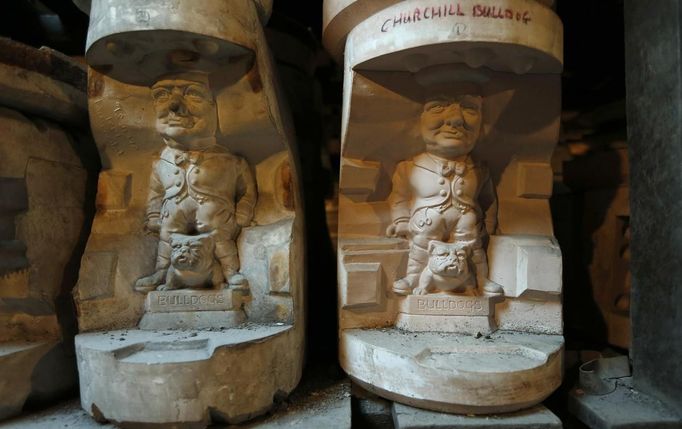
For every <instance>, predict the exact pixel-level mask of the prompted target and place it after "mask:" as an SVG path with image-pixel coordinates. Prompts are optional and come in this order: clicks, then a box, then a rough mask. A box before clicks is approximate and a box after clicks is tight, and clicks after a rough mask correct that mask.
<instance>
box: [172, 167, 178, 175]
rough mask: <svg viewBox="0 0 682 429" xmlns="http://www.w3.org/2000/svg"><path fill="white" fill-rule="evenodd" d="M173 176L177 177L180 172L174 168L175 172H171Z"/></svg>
mask: <svg viewBox="0 0 682 429" xmlns="http://www.w3.org/2000/svg"><path fill="white" fill-rule="evenodd" d="M173 174H175V175H176V176H177V175H178V174H180V170H179V169H177V168H176V169H175V171H174V172H173Z"/></svg>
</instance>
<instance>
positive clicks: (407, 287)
mask: <svg viewBox="0 0 682 429" xmlns="http://www.w3.org/2000/svg"><path fill="white" fill-rule="evenodd" d="M412 283H413V282H410V277H409V276H406V277H403V278H402V279H398V280H396V281H394V282H393V293H395V294H398V295H410V294H411V293H412V289H414V286H413V284H412Z"/></svg>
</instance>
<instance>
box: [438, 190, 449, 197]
mask: <svg viewBox="0 0 682 429" xmlns="http://www.w3.org/2000/svg"><path fill="white" fill-rule="evenodd" d="M447 194H448V191H446V190H445V189H441V190H440V196H441V197H444V196H446V195H447Z"/></svg>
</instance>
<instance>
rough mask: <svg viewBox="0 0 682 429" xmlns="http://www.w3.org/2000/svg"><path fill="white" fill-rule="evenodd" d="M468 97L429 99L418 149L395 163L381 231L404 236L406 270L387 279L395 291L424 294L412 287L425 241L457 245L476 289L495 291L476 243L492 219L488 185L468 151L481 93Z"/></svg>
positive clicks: (480, 245) (497, 291)
mask: <svg viewBox="0 0 682 429" xmlns="http://www.w3.org/2000/svg"><path fill="white" fill-rule="evenodd" d="M475 94H476V93H475V92H474V91H473V90H471V91H468V92H466V93H464V94H461V95H453V96H441V95H436V96H430V97H429V98H428V99H427V101H426V103H425V104H424V108H423V112H422V114H421V122H420V125H421V137H422V139H423V140H424V143H425V145H426V151H425V152H423V153H421V154H419V155H417V156H415V157H413V158H411V159H408V160H406V161H402V162H400V163H399V164H398V166H397V167H396V170H395V173H394V175H393V188H392V192H391V195H390V196H389V204H390V207H391V216H392V223H391V224H390V225H389V226H388V228H387V230H386V234H387V235H388V236H389V237H396V236H402V237H405V238H408V239H409V240H410V252H409V260H408V265H407V274H406V275H405V277H403V278H401V279H399V280H397V281H395V282H394V284H393V291H394V292H395V293H397V294H402V295H408V294H411V293H420V294H423V293H426V290H421V289H419V288H418V287H417V286H418V283H419V278H420V275H421V273H422V271H423V270H424V268H425V267H426V266H427V263H428V259H429V253H428V248H429V243H430V242H431V241H442V242H450V243H460V244H463V245H465V246H466V248H467V250H468V252H467V253H468V254H470V255H471V259H470V262H471V263H472V264H473V265H474V267H473V268H475V269H474V272H475V277H476V284H477V286H478V289H479V291H480V292H482V293H484V294H487V295H500V294H501V293H502V287H501V286H500V285H498V284H497V283H494V282H492V281H490V280H489V279H488V263H487V257H486V253H485V249H484V248H483V238H484V236H485V234H486V226H487V227H488V230H489V232H491V233H492V232H494V228H495V223H496V211H497V202H496V198H495V194H494V189H493V186H492V183H491V180H490V177H489V175H488V171H487V169H486V168H485V167H484V166H482V165H480V164H478V163H476V162H474V160H472V158H471V156H470V152H471V151H472V150H473V148H474V146H475V145H476V142H477V140H478V138H479V135H480V130H481V122H482V120H481V119H482V118H481V107H482V97H481V96H479V95H475ZM482 206H483V207H485V208H486V210H485V211H484V210H483V209H482ZM467 263H469V261H467ZM422 289H424V288H423V287H422Z"/></svg>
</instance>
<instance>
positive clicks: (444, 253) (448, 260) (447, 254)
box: [429, 240, 469, 277]
mask: <svg viewBox="0 0 682 429" xmlns="http://www.w3.org/2000/svg"><path fill="white" fill-rule="evenodd" d="M467 258H468V254H467V249H466V248H465V247H463V246H462V245H461V244H458V243H444V242H442V241H435V240H434V241H431V242H430V243H429V269H430V270H431V272H432V273H434V274H440V275H442V276H447V277H459V276H462V275H465V274H467V273H468V272H469V264H468V261H467Z"/></svg>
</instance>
